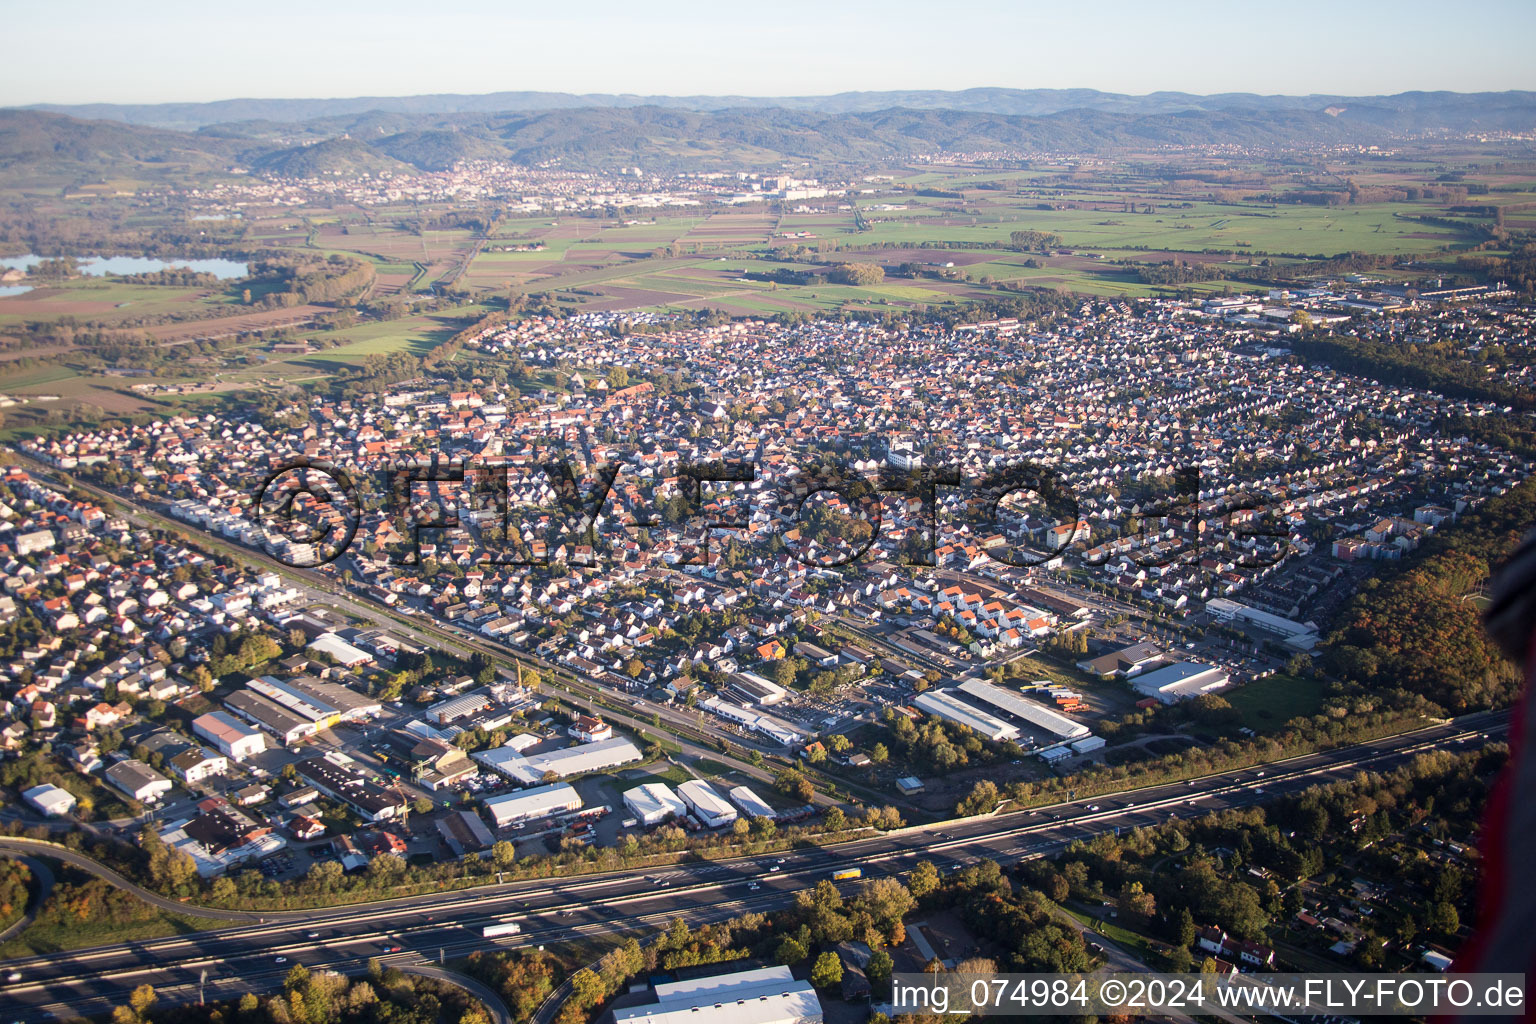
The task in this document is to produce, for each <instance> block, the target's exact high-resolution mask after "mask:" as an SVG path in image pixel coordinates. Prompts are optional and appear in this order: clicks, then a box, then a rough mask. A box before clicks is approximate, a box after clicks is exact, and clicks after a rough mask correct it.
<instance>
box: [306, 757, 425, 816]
mask: <svg viewBox="0 0 1536 1024" xmlns="http://www.w3.org/2000/svg"><path fill="white" fill-rule="evenodd" d="M352 764H353V762H352V759H351V758H350V757H348V756H347V755H345V754H342V753H340V752H337V751H332V752H331V753H329V754H326V755H324V756H323V757H309V758H305V759H304V760H302V761H296V762H294V768H295V769H296V770H297V771H298V773H299V775H300V776H301V777H302V778H303V779H304V780H305V781H306V782H308V783H309V784H310V785H312V786H314V787H315V788H316V789H318V790H319V791H320V792H322V793H324V794H326V795H327V796H330V797H333V798H335V799H337V800H340V801H342V802H344V803H346V804H347V805H349V806H350V807H351V808H352V809H353V810H354V811H356V812H357V813H358V815H359V816H360V817H362V819H363V820H364V821H388V820H390V819H392V818H397V817H399V816H400V812H401V809H402V808H403V807H404V806H405V798H404V797H403V796H402V795H401V794H400V793H398V792H393V791H391V790H387V789H385V788H384V787H383V786H380V785H378V784H377V783H375V782H372V781H370V780H368V779H366V778H364V777H363V775H362V773H361V772H358V771H357V770H356V769H354V768H353V767H352Z"/></svg>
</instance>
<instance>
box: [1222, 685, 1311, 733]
mask: <svg viewBox="0 0 1536 1024" xmlns="http://www.w3.org/2000/svg"><path fill="white" fill-rule="evenodd" d="M1324 693H1325V689H1324V684H1323V683H1322V682H1321V681H1319V680H1317V679H1303V678H1300V677H1299V676H1291V675H1285V674H1283V673H1277V674H1275V675H1272V676H1270V677H1269V678H1268V679H1260V680H1258V681H1256V682H1252V683H1245V684H1243V685H1242V686H1239V687H1237V688H1236V689H1232V690H1228V691H1226V692H1225V693H1223V694H1222V696H1223V697H1225V698H1226V699H1227V700H1228V701H1229V702H1231V704H1232V706H1233V707H1234V708H1236V709H1237V710H1238V711H1239V712H1241V713H1242V716H1243V724H1244V725H1246V726H1247V727H1248V728H1250V729H1253V730H1255V731H1257V732H1271V731H1274V730H1275V729H1278V728H1280V727H1281V726H1282V725H1284V724H1285V723H1286V722H1288V721H1290V720H1291V719H1293V718H1297V717H1301V716H1306V715H1315V714H1317V712H1318V709H1319V708H1321V707H1322V703H1323V696H1324Z"/></svg>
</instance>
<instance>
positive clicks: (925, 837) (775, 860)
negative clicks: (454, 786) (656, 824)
mask: <svg viewBox="0 0 1536 1024" xmlns="http://www.w3.org/2000/svg"><path fill="white" fill-rule="evenodd" d="M1506 730H1507V716H1505V715H1503V714H1500V713H1484V714H1478V715H1469V716H1466V717H1464V718H1461V719H1458V720H1456V721H1454V722H1450V723H1446V724H1438V725H1434V726H1430V727H1428V728H1425V729H1421V730H1418V731H1416V732H1413V733H1406V734H1402V735H1399V736H1393V737H1387V738H1384V739H1381V740H1375V741H1372V742H1369V743H1363V744H1358V745H1355V746H1351V747H1346V748H1341V749H1339V750H1334V751H1328V752H1325V753H1319V754H1307V755H1303V756H1300V757H1296V758H1290V759H1287V760H1284V761H1278V762H1274V763H1272V764H1269V765H1266V766H1265V767H1264V769H1263V772H1264V775H1263V778H1262V779H1258V778H1256V774H1257V773H1256V772H1255V771H1254V770H1252V769H1245V770H1243V771H1237V772H1230V773H1223V774H1218V775H1212V776H1208V777H1206V778H1203V779H1196V780H1192V781H1190V782H1188V783H1175V784H1170V785H1165V786H1158V787H1153V788H1148V789H1140V790H1135V791H1130V792H1126V793H1122V794H1116V795H1102V796H1096V797H1092V798H1089V799H1086V800H1080V801H1076V802H1074V803H1070V804H1057V805H1054V806H1051V807H1043V808H1038V809H1035V810H1031V811H1021V812H1016V813H1012V814H1004V815H998V816H993V817H987V818H981V819H974V820H968V821H964V822H954V823H949V824H947V825H941V826H928V827H917V828H907V829H901V830H897V831H894V832H890V833H886V834H884V835H881V836H877V837H874V838H869V839H861V840H857V841H854V842H850V843H844V844H840V845H838V846H835V847H830V848H809V849H800V850H796V851H793V852H789V853H785V854H783V855H782V863H779V856H780V855H760V856H755V857H741V858H733V859H730V860H722V861H697V862H692V863H688V864H683V865H677V866H674V867H670V868H663V869H653V870H652V871H651V873H649V874H641V873H639V872H616V873H608V874H598V875H584V876H576V877H571V878H561V879H552V880H528V881H519V882H511V883H507V884H505V885H488V886H483V887H480V888H476V889H467V890H457V891H452V892H442V893H429V894H423V895H417V896H411V897H405V898H401V899H396V900H389V901H382V902H375V903H368V904H362V905H357V906H351V907H336V908H331V909H327V910H317V911H296V912H289V913H286V914H282V915H276V914H269V915H265V916H266V917H267V918H268V920H267V921H266V922H264V923H263V922H258V923H256V924H249V923H246V924H241V925H236V926H232V927H225V928H218V929H213V930H209V931H205V932H198V933H193V934H188V935H178V936H171V937H167V938H160V939H145V940H140V941H133V942H124V943H116V944H112V945H106V946H99V947H95V948H92V949H83V950H75V951H70V952H63V953H56V954H51V955H47V956H38V957H29V958H25V959H18V960H13V961H9V962H7V963H6V964H5V968H6V970H7V973H9V972H10V971H12V970H14V971H17V972H19V973H20V975H21V980H19V981H17V982H13V983H5V984H0V1003H4V1004H5V1005H6V1006H7V1007H9V1008H11V1012H10V1014H9V1017H10V1018H11V1019H14V1020H19V1021H25V1022H29V1024H30V1022H32V1021H39V1020H44V1019H47V1017H48V1015H50V1014H55V1015H70V1014H77V1013H78V1014H95V1013H100V1012H103V1011H104V1010H106V1009H107V1008H108V1007H109V1006H111V1005H116V1004H119V1003H122V1002H123V1001H125V1000H126V998H127V995H128V993H129V992H130V991H131V990H132V989H133V988H134V986H136V985H140V984H146V983H147V984H151V985H154V986H155V988H156V990H157V991H160V992H162V998H164V999H166V1001H168V1002H174V1001H176V1000H178V999H187V998H195V996H196V991H197V987H198V983H199V977H200V974H201V973H202V972H205V971H206V972H207V977H206V985H207V992H208V994H209V995H210V996H218V997H225V996H230V995H238V994H240V993H243V992H245V991H262V990H266V989H270V988H273V987H276V986H278V985H280V984H281V981H282V978H283V976H284V975H285V974H286V972H287V971H288V969H289V968H290V967H291V966H292V964H294V963H303V964H305V965H306V966H308V967H310V968H311V969H317V970H326V969H331V970H339V971H346V972H350V971H355V970H357V969H359V966H360V965H364V964H366V962H367V960H368V958H369V957H378V958H380V959H381V960H383V961H384V962H386V963H394V964H397V965H401V966H405V965H411V964H422V963H435V962H437V961H438V960H439V959H440V958H453V957H457V956H463V955H465V954H467V953H469V952H472V951H475V950H483V949H487V948H492V947H501V948H513V947H517V946H527V945H545V944H554V943H559V942H565V941H569V940H572V939H575V938H581V937H587V936H595V935H609V934H613V933H615V932H621V931H625V930H632V929H648V928H654V927H659V926H662V925H665V924H666V923H667V922H668V921H670V920H671V919H673V918H675V917H681V918H683V919H685V920H688V921H689V922H691V923H703V922H706V921H714V920H721V919H724V918H727V917H731V916H735V915H737V914H740V913H742V912H744V911H748V910H753V911H770V910H776V909H780V908H783V907H786V906H788V905H789V904H790V903H791V902H792V901H793V899H794V896H795V893H797V892H798V891H800V890H802V889H805V888H809V887H811V886H814V885H815V884H816V883H817V882H818V881H820V880H822V879H824V878H827V877H828V876H829V875H830V873H831V872H832V870H834V869H836V868H840V867H846V866H852V865H858V866H860V867H862V868H863V872H864V877H865V878H870V877H877V876H879V875H884V874H898V873H901V872H905V871H907V870H910V869H911V867H912V866H913V865H914V864H915V863H917V861H919V860H922V859H929V860H932V861H934V862H935V863H936V864H938V865H939V867H940V868H941V870H953V869H954V868H956V867H959V866H963V865H964V864H968V863H974V862H978V861H981V860H993V861H998V862H1001V863H1012V862H1016V861H1019V860H1023V859H1028V858H1031V857H1037V856H1042V855H1046V854H1050V853H1053V852H1056V851H1058V850H1060V849H1062V848H1063V847H1064V846H1066V845H1067V844H1068V843H1071V842H1073V841H1075V840H1080V839H1089V838H1091V837H1093V836H1096V835H1101V834H1103V833H1105V832H1112V831H1115V830H1117V829H1125V828H1134V827H1136V826H1139V825H1157V824H1163V823H1166V822H1167V821H1169V820H1171V819H1176V818H1185V817H1191V816H1196V815H1202V814H1206V813H1209V812H1213V811H1219V810H1223V809H1225V808H1229V807H1238V806H1247V805H1251V804H1254V803H1258V802H1262V801H1264V800H1267V799H1271V798H1273V797H1275V796H1278V795H1282V794H1287V793H1295V792H1299V791H1300V790H1303V789H1305V788H1307V787H1309V786H1312V785H1317V784H1321V783H1327V782H1334V781H1340V780H1345V779H1348V778H1350V777H1352V776H1353V775H1354V774H1355V773H1356V772H1358V771H1361V770H1374V771H1386V770H1390V769H1392V768H1395V767H1397V766H1399V765H1402V764H1405V763H1407V762H1408V761H1409V760H1411V759H1412V758H1413V757H1414V756H1415V755H1417V754H1418V753H1420V752H1423V751H1428V750H1434V749H1450V750H1457V749H1471V748H1472V746H1473V745H1479V744H1481V743H1483V742H1484V737H1487V736H1492V737H1500V736H1502V735H1503V734H1504V733H1505V731H1506ZM1260 787H1262V792H1261V791H1260ZM1095 808H1096V809H1095ZM0 847H5V848H17V849H23V848H22V847H17V846H15V841H13V840H4V841H0ZM24 852H27V853H34V852H35V850H34V849H24ZM752 882H756V883H758V885H759V888H758V889H757V890H751V889H749V888H748V886H749V884H750V883H752ZM858 885H859V883H858V882H849V883H842V884H841V887H842V888H844V889H845V890H847V891H852V890H854V889H856V888H857V886H858ZM179 909H180V910H181V911H182V912H186V908H185V907H184V906H183V907H180V908H179ZM279 916H280V917H281V920H280V921H279V920H276V918H278V917H279ZM507 919H512V920H517V921H519V922H520V923H521V924H522V925H523V930H522V932H521V933H520V934H518V935H512V936H505V937H503V938H502V939H499V940H486V939H484V938H482V937H481V935H480V929H481V928H482V927H483V926H484V925H485V924H486V923H487V922H490V921H500V920H507ZM278 957H282V958H284V960H283V962H281V963H280V962H278V960H277V958H278Z"/></svg>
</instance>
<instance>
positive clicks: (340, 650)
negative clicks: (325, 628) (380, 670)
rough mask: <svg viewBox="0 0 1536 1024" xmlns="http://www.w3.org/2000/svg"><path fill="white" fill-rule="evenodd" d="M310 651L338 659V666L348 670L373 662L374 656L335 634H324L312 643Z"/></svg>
mask: <svg viewBox="0 0 1536 1024" xmlns="http://www.w3.org/2000/svg"><path fill="white" fill-rule="evenodd" d="M308 649H309V650H311V651H319V652H320V653H321V654H327V655H330V656H331V657H332V658H335V659H336V663H337V664H339V665H345V666H346V667H347V668H353V667H354V666H357V665H366V664H368V663H369V662H370V661H372V660H373V655H371V654H369V653H368V652H367V651H365V650H363V649H362V648H359V647H353V646H352V645H351V644H349V643H347V642H346V641H345V640H343V639H342V638H341V637H339V636H337V635H336V634H335V633H322V634H321V635H320V636H318V637H316V638H315V639H314V640H313V641H311V642H310V645H309V648H308Z"/></svg>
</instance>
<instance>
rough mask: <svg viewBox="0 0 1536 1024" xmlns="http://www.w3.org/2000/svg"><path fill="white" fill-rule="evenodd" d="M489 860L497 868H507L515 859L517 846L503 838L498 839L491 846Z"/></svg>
mask: <svg viewBox="0 0 1536 1024" xmlns="http://www.w3.org/2000/svg"><path fill="white" fill-rule="evenodd" d="M491 860H492V861H494V862H495V864H496V866H497V867H498V868H501V869H506V868H509V867H511V866H512V862H513V861H515V860H517V847H516V846H513V845H512V844H511V843H510V842H508V841H507V840H505V839H498V840H497V841H496V843H495V844H494V845H493V846H492V847H491Z"/></svg>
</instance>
